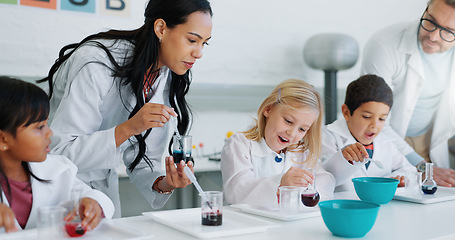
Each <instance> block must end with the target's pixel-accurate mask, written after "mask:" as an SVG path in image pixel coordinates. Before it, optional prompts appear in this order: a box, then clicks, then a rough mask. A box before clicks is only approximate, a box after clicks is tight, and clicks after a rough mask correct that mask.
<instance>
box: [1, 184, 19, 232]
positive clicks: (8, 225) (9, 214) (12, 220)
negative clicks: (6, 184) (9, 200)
mask: <svg viewBox="0 0 455 240" xmlns="http://www.w3.org/2000/svg"><path fill="white" fill-rule="evenodd" d="M0 194H1V193H0ZM1 227H4V228H5V232H16V231H17V230H18V229H17V227H16V215H15V214H14V212H13V210H12V209H11V208H9V207H8V206H6V204H4V203H0V228H1Z"/></svg>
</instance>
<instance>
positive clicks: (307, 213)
mask: <svg viewBox="0 0 455 240" xmlns="http://www.w3.org/2000/svg"><path fill="white" fill-rule="evenodd" d="M231 207H234V208H238V209H240V210H242V211H243V212H246V213H251V214H254V215H259V216H263V217H268V218H273V219H277V220H281V221H294V220H300V219H304V218H311V217H318V216H321V211H320V210H319V207H318V206H315V207H311V208H302V210H300V211H299V212H296V213H295V214H292V215H289V214H282V213H280V210H279V209H258V208H255V207H251V206H250V205H248V204H235V205H231Z"/></svg>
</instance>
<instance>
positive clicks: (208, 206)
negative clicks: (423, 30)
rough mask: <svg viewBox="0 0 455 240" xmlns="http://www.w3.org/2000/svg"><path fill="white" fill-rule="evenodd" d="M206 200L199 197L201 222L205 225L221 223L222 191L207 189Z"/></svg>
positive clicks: (218, 224)
mask: <svg viewBox="0 0 455 240" xmlns="http://www.w3.org/2000/svg"><path fill="white" fill-rule="evenodd" d="M205 194H206V195H207V199H208V201H205V200H204V199H203V198H201V223H202V225H205V226H220V225H222V224H223V192H219V191H207V192H205Z"/></svg>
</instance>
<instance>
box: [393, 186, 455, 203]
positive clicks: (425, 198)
mask: <svg viewBox="0 0 455 240" xmlns="http://www.w3.org/2000/svg"><path fill="white" fill-rule="evenodd" d="M393 199H395V200H400V201H407V202H415V203H421V204H430V203H437V202H445V201H451V200H455V188H448V187H440V186H438V190H437V191H436V193H435V194H434V195H423V194H408V193H406V191H397V192H396V193H395V196H394V197H393Z"/></svg>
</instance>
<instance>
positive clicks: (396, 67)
mask: <svg viewBox="0 0 455 240" xmlns="http://www.w3.org/2000/svg"><path fill="white" fill-rule="evenodd" d="M418 29H419V23H418V22H416V21H414V22H412V23H406V24H397V25H394V26H391V27H389V28H386V29H384V30H382V31H380V32H378V33H376V34H375V35H373V36H372V37H371V39H370V40H369V41H368V42H367V44H366V45H365V48H364V56H363V62H362V70H361V72H362V74H367V73H370V74H376V75H378V76H381V77H383V78H384V80H385V81H386V82H387V84H388V85H389V86H390V87H391V88H392V91H393V98H394V99H393V100H394V101H393V107H392V109H391V113H390V115H389V119H390V126H391V128H390V126H386V127H384V130H383V131H384V132H388V134H394V133H393V131H395V132H396V133H397V134H398V136H396V138H397V144H399V145H398V146H399V149H400V151H401V152H402V153H403V154H404V155H407V154H409V153H410V152H411V151H413V150H412V148H411V147H410V146H409V145H407V144H406V142H405V141H404V138H405V136H406V131H407V129H408V126H409V123H410V121H411V117H412V113H413V112H414V108H415V105H416V103H417V99H418V97H419V95H420V92H421V91H422V86H423V82H424V81H425V74H424V70H423V66H422V59H421V57H420V53H419V49H418V40H417V33H418ZM452 64H453V66H452V69H455V60H452ZM454 74H455V71H453V70H452V73H451V75H450V76H448V77H450V79H451V80H450V86H447V88H446V90H445V91H444V93H443V95H442V98H441V102H440V104H439V107H438V109H437V111H436V114H435V118H434V119H435V120H434V126H433V134H432V137H431V147H430V158H431V160H432V162H433V163H435V165H436V166H438V167H444V168H448V167H449V153H448V144H447V140H448V139H449V138H451V137H452V136H453V135H454V134H455V75H454ZM392 129H393V130H392ZM398 140H400V141H398Z"/></svg>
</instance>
